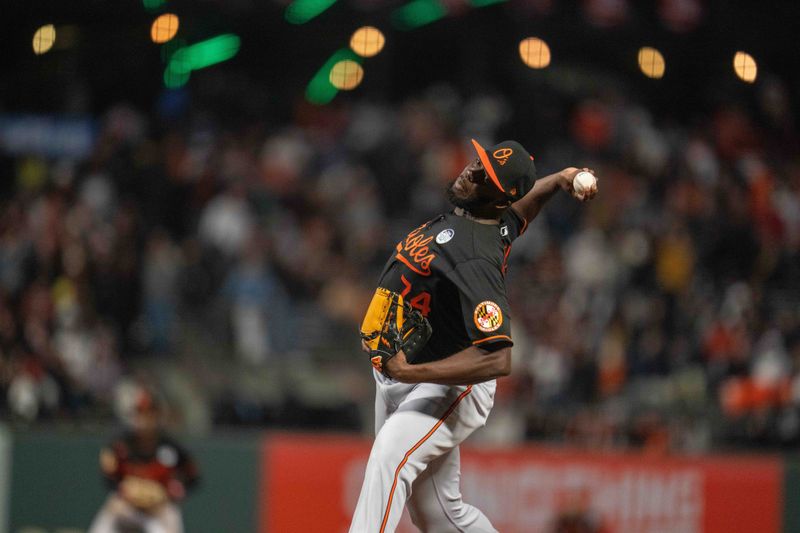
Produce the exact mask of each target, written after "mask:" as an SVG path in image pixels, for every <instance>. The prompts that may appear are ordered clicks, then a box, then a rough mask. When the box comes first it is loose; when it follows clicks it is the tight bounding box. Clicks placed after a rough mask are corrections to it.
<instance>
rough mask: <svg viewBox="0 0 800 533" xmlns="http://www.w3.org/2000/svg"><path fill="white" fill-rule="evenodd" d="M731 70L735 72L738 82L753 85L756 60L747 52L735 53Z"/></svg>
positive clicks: (756, 70)
mask: <svg viewBox="0 0 800 533" xmlns="http://www.w3.org/2000/svg"><path fill="white" fill-rule="evenodd" d="M733 70H734V71H736V75H737V76H739V79H740V80H742V81H746V82H747V83H753V82H754V81H756V76H758V65H757V64H756V60H755V59H753V56H751V55H750V54H748V53H747V52H741V51H739V52H736V55H734V56H733Z"/></svg>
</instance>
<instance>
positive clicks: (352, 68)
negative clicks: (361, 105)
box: [329, 59, 364, 91]
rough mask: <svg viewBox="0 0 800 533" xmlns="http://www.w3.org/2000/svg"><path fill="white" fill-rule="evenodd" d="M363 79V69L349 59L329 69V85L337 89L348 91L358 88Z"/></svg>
mask: <svg viewBox="0 0 800 533" xmlns="http://www.w3.org/2000/svg"><path fill="white" fill-rule="evenodd" d="M363 78H364V69H363V68H361V65H359V64H358V63H356V62H355V61H352V60H350V59H345V60H344V61H339V62H338V63H336V64H335V65H333V68H332V69H331V73H330V76H329V79H330V81H331V85H333V86H334V87H336V88H337V89H341V90H344V91H349V90H351V89H355V88H356V87H358V84H359V83H361V80H362V79H363Z"/></svg>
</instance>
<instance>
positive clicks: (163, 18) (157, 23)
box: [150, 13, 180, 44]
mask: <svg viewBox="0 0 800 533" xmlns="http://www.w3.org/2000/svg"><path fill="white" fill-rule="evenodd" d="M179 27H180V19H179V18H178V17H177V16H176V15H173V14H172V13H164V14H163V15H160V16H159V17H158V18H157V19H156V20H154V21H153V25H152V26H150V38H151V39H152V40H153V42H154V43H156V44H162V43H165V42H167V41H169V40H171V39H172V38H173V37H175V35H176V34H177V33H178V28H179Z"/></svg>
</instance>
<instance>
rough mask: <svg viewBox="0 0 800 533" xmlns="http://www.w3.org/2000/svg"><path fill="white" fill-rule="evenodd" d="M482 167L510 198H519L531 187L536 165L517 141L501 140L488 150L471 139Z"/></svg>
mask: <svg viewBox="0 0 800 533" xmlns="http://www.w3.org/2000/svg"><path fill="white" fill-rule="evenodd" d="M472 145H473V146H474V147H475V151H476V152H477V153H478V157H480V159H481V163H483V168H484V169H486V173H487V174H488V175H489V178H490V179H491V180H492V183H494V184H495V186H497V188H498V189H500V191H502V192H504V193H506V196H508V197H509V199H511V200H514V201H515V200H519V199H520V198H522V197H523V196H525V194H527V192H528V191H530V190H531V189H532V188H533V182H534V181H536V165H534V164H533V156H531V154H529V153H528V152H527V150H525V148H523V147H522V145H521V144H519V143H518V142H517V141H503V142H501V143H498V144H495V145H494V146H492V147H491V148H489V149H488V150H486V149H484V148H483V146H481V145H480V144H478V141H476V140H475V139H472Z"/></svg>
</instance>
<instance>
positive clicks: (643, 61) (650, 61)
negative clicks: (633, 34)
mask: <svg viewBox="0 0 800 533" xmlns="http://www.w3.org/2000/svg"><path fill="white" fill-rule="evenodd" d="M638 61H639V69H640V70H641V71H642V74H644V75H645V76H647V77H648V78H653V79H661V78H663V77H664V70H665V69H666V62H665V61H664V56H663V55H661V52H659V51H658V50H656V49H655V48H652V47H650V46H643V47H642V48H640V49H639V57H638Z"/></svg>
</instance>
